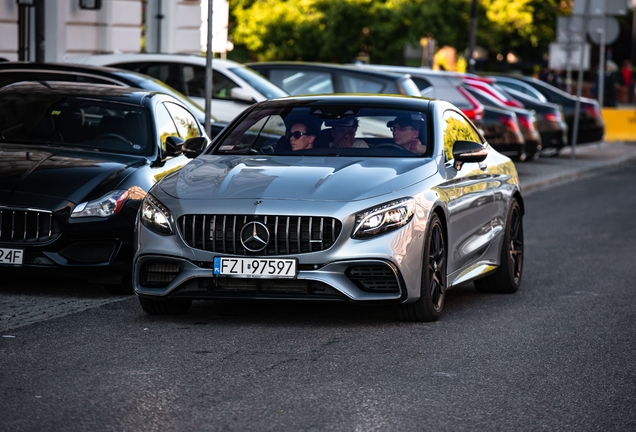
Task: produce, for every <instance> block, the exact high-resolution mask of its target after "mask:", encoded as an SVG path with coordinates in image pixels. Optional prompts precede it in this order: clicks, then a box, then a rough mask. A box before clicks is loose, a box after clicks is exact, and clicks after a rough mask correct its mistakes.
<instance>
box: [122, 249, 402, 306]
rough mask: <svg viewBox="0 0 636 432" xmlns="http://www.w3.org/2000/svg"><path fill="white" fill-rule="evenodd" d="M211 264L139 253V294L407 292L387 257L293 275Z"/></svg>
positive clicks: (367, 298)
mask: <svg viewBox="0 0 636 432" xmlns="http://www.w3.org/2000/svg"><path fill="white" fill-rule="evenodd" d="M212 267H213V265H212V262H196V263H195V262H192V261H189V260H186V259H181V258H176V257H169V256H164V255H142V256H139V257H138V258H137V260H136V262H135V275H134V280H135V293H136V294H137V295H138V296H140V297H149V298H158V299H159V298H163V299H199V300H205V299H259V300H263V299H270V300H281V299H286V300H332V301H354V302H374V303H377V302H383V303H402V302H404V301H405V300H406V299H407V297H408V295H407V290H406V286H405V283H404V280H403V277H402V275H401V274H400V272H399V270H398V268H397V266H396V265H395V264H393V263H392V262H391V261H389V260H382V259H354V260H342V261H334V262H330V263H325V264H300V265H299V271H298V275H297V277H296V278H295V279H262V278H237V277H224V276H215V275H214V274H213V271H212ZM153 269H154V270H153ZM157 269H160V270H159V271H157Z"/></svg>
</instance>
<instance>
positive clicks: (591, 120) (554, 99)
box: [494, 75, 605, 144]
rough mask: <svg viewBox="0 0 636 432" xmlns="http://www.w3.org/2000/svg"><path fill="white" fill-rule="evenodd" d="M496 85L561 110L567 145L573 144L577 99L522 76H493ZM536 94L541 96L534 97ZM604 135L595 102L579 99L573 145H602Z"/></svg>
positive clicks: (588, 99) (603, 127)
mask: <svg viewBox="0 0 636 432" xmlns="http://www.w3.org/2000/svg"><path fill="white" fill-rule="evenodd" d="M494 78H496V79H497V83H498V84H499V85H502V86H504V87H506V88H512V89H514V90H517V91H520V92H522V93H526V94H528V95H530V96H533V97H536V98H537V99H539V100H541V101H543V102H551V103H555V104H558V105H560V106H561V108H562V109H563V114H564V115H565V121H566V123H567V125H568V142H569V143H572V139H573V135H572V133H573V128H574V113H575V106H576V99H577V98H576V96H572V95H571V94H569V93H566V92H564V91H563V90H560V89H558V88H556V87H554V86H551V85H550V84H547V83H544V82H543V81H540V80H538V79H535V78H532V77H526V76H522V75H514V76H504V75H496V76H494ZM537 93H538V94H540V95H541V96H540V97H539V96H537ZM604 135H605V124H604V123H603V118H602V117H601V110H600V107H599V104H598V102H597V101H596V100H594V99H590V98H584V97H582V98H581V100H580V111H579V129H578V134H577V140H576V142H577V143H578V144H584V143H589V142H596V141H601V140H602V139H603V136H604Z"/></svg>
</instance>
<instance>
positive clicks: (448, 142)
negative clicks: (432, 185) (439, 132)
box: [443, 110, 483, 161]
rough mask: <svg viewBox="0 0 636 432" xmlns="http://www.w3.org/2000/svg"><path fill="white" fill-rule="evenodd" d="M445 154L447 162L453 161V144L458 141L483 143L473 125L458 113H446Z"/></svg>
mask: <svg viewBox="0 0 636 432" xmlns="http://www.w3.org/2000/svg"><path fill="white" fill-rule="evenodd" d="M443 133H444V154H445V155H446V160H447V161H450V160H453V159H454V158H453V144H454V143H455V141H457V140H465V141H474V142H478V143H483V141H482V139H481V137H480V135H479V133H478V132H477V130H476V129H475V128H474V127H473V125H472V124H471V123H470V122H469V121H468V120H466V119H465V118H464V117H463V116H462V115H461V114H459V113H458V112H456V111H450V110H449V111H446V112H445V113H444V132H443Z"/></svg>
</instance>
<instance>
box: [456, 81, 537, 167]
mask: <svg viewBox="0 0 636 432" xmlns="http://www.w3.org/2000/svg"><path fill="white" fill-rule="evenodd" d="M464 86H465V88H466V91H468V92H469V93H470V94H471V95H472V96H473V97H474V98H475V99H477V100H478V101H479V102H480V103H482V104H483V105H485V106H490V107H495V108H499V109H503V110H509V111H512V112H514V113H515V115H516V117H517V124H518V126H519V131H520V132H521V135H522V136H523V140H524V142H525V147H524V152H525V158H524V160H526V161H531V160H534V159H536V158H537V157H539V155H540V154H541V149H542V145H541V136H540V135H539V130H538V129H537V124H536V123H537V116H536V114H535V112H534V111H531V110H527V109H525V108H515V107H512V106H508V105H505V104H504V103H503V102H502V101H500V100H499V99H497V98H495V97H494V96H492V95H491V94H490V93H486V92H484V91H482V90H481V86H476V87H474V86H473V83H472V82H471V81H466V83H465V84H464Z"/></svg>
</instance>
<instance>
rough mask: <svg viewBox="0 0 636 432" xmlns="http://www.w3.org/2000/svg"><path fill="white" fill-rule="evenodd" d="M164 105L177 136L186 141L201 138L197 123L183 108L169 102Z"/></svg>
mask: <svg viewBox="0 0 636 432" xmlns="http://www.w3.org/2000/svg"><path fill="white" fill-rule="evenodd" d="M164 105H165V107H166V108H167V109H168V111H169V112H170V116H171V117H172V119H173V120H174V124H175V126H176V127H177V131H179V136H180V137H181V138H183V139H184V140H187V139H190V138H194V137H198V136H201V131H200V130H199V122H198V121H197V119H195V118H194V116H193V115H192V114H190V113H189V112H188V111H187V110H186V109H184V108H183V107H181V106H179V105H177V104H174V103H171V102H166V103H165V104H164Z"/></svg>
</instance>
